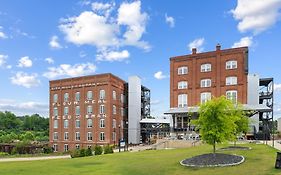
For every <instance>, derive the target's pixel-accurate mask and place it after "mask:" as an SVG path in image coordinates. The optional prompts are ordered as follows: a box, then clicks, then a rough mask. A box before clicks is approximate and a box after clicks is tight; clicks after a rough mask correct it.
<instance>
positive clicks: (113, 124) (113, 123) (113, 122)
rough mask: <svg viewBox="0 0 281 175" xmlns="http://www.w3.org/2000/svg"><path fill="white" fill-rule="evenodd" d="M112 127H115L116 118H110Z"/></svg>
mask: <svg viewBox="0 0 281 175" xmlns="http://www.w3.org/2000/svg"><path fill="white" fill-rule="evenodd" d="M112 128H116V119H113V120H112Z"/></svg>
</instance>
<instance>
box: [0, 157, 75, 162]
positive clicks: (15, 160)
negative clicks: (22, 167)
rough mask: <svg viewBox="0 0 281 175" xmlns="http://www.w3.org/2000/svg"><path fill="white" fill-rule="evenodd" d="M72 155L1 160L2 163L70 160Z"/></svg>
mask: <svg viewBox="0 0 281 175" xmlns="http://www.w3.org/2000/svg"><path fill="white" fill-rule="evenodd" d="M69 158H70V155H66V156H46V157H20V158H0V163H1V162H19V161H33V160H50V159H69Z"/></svg>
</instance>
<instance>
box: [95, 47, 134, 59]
mask: <svg viewBox="0 0 281 175" xmlns="http://www.w3.org/2000/svg"><path fill="white" fill-rule="evenodd" d="M129 57H130V53H129V52H128V51H127V50H123V51H121V52H118V51H109V52H107V51H102V52H100V53H99V54H98V55H97V60H98V61H110V62H112V61H123V60H125V59H127V58H129Z"/></svg>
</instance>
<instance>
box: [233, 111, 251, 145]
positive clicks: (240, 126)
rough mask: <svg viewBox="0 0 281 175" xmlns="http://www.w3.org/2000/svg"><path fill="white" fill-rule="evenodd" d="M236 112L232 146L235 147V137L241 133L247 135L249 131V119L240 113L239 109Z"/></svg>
mask: <svg viewBox="0 0 281 175" xmlns="http://www.w3.org/2000/svg"><path fill="white" fill-rule="evenodd" d="M239 108H240V109H238V110H236V112H235V116H236V117H237V118H236V119H237V120H236V121H235V125H236V129H235V133H234V146H236V141H237V137H238V135H239V134H241V133H247V132H248V130H249V118H248V117H247V116H246V115H244V114H243V113H242V109H241V107H239Z"/></svg>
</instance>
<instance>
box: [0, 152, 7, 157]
mask: <svg viewBox="0 0 281 175" xmlns="http://www.w3.org/2000/svg"><path fill="white" fill-rule="evenodd" d="M7 155H9V154H8V153H5V152H0V157H4V156H7Z"/></svg>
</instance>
